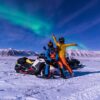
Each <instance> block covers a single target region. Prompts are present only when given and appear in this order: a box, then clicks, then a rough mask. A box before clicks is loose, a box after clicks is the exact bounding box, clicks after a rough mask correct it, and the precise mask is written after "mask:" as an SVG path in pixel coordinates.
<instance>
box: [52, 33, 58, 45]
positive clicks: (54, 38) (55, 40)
mask: <svg viewBox="0 0 100 100" xmlns="http://www.w3.org/2000/svg"><path fill="white" fill-rule="evenodd" d="M52 38H53V40H54V42H55V44H56V46H59V43H58V42H57V39H56V37H55V36H54V34H53V35H52Z"/></svg>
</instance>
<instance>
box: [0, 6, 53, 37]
mask: <svg viewBox="0 0 100 100" xmlns="http://www.w3.org/2000/svg"><path fill="white" fill-rule="evenodd" d="M0 18H2V19H6V20H8V21H10V22H11V23H12V24H15V25H20V26H22V27H24V28H27V29H31V30H32V31H33V33H34V34H36V35H38V36H46V35H49V34H50V30H51V29H52V24H50V22H49V23H47V22H45V21H42V20H40V19H37V18H36V17H34V16H29V15H27V14H26V13H23V12H21V11H18V10H14V9H12V8H9V7H7V6H4V5H3V6H2V5H0Z"/></svg>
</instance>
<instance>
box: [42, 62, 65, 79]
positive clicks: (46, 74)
mask: <svg viewBox="0 0 100 100" xmlns="http://www.w3.org/2000/svg"><path fill="white" fill-rule="evenodd" d="M53 66H54V67H55V68H58V69H59V71H60V73H61V77H63V78H65V77H66V73H65V69H64V67H63V65H62V63H61V62H60V61H58V62H57V64H55V65H53ZM50 74H51V73H50V65H48V64H47V65H46V66H45V71H44V75H45V76H46V77H49V76H50Z"/></svg>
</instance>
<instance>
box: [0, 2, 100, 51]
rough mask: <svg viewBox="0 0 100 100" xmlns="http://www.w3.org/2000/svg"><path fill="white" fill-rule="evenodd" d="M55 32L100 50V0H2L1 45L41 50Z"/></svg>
mask: <svg viewBox="0 0 100 100" xmlns="http://www.w3.org/2000/svg"><path fill="white" fill-rule="evenodd" d="M52 33H54V34H55V35H56V37H57V38H59V37H60V36H63V37H65V39H66V43H70V42H71V43H74V42H75V43H77V44H79V47H77V48H80V49H88V50H100V0H0V48H15V49H25V50H27V49H28V50H34V51H41V50H42V47H43V46H44V45H47V42H48V41H49V40H52ZM71 49H76V47H73V48H71Z"/></svg>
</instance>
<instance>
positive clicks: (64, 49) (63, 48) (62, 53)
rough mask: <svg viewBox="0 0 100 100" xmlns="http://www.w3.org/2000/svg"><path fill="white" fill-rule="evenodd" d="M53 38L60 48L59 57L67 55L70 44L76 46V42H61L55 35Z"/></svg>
mask: <svg viewBox="0 0 100 100" xmlns="http://www.w3.org/2000/svg"><path fill="white" fill-rule="evenodd" d="M53 40H54V42H55V44H56V46H57V47H58V48H59V51H58V54H59V57H66V48H67V47H69V46H75V45H76V44H75V43H73V44H60V43H59V42H57V40H56V38H55V37H54V36H53Z"/></svg>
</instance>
